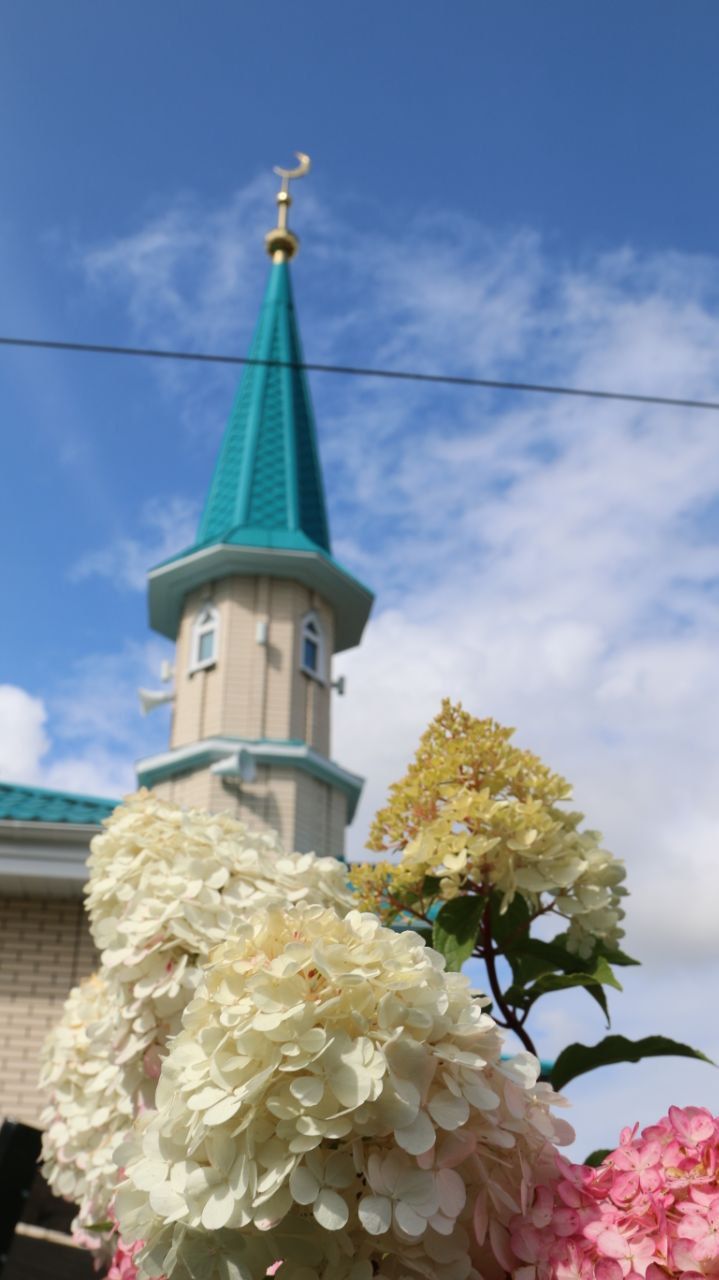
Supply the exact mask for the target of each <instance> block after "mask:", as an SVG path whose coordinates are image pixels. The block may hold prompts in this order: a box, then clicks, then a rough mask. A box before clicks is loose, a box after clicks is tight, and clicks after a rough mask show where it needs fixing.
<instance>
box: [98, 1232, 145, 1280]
mask: <svg viewBox="0 0 719 1280" xmlns="http://www.w3.org/2000/svg"><path fill="white" fill-rule="evenodd" d="M141 1248H142V1241H141V1240H138V1241H137V1242H136V1243H135V1244H133V1245H130V1247H129V1248H128V1247H127V1245H125V1244H123V1242H122V1241H121V1240H118V1242H117V1246H116V1248H115V1252H114V1253H113V1255H112V1261H111V1263H110V1269H109V1271H108V1273H107V1275H106V1277H105V1280H137V1263H136V1261H135V1259H136V1258H137V1255H138V1253H139V1252H140V1250H141Z"/></svg>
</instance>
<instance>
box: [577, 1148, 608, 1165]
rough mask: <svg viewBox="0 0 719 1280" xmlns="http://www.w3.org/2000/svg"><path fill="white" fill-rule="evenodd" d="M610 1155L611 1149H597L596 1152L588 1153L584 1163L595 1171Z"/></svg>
mask: <svg viewBox="0 0 719 1280" xmlns="http://www.w3.org/2000/svg"><path fill="white" fill-rule="evenodd" d="M611 1154H612V1148H611V1147H597V1150H596V1151H592V1152H590V1154H589V1155H588V1156H587V1158H586V1160H585V1161H584V1163H585V1164H588V1165H589V1167H590V1169H596V1168H597V1166H598V1165H600V1164H601V1163H602V1161H603V1160H606V1158H607V1156H610V1155H611Z"/></svg>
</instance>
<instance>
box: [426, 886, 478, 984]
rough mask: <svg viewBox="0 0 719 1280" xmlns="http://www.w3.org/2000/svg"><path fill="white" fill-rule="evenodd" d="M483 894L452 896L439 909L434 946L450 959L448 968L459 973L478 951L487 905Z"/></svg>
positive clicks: (435, 923) (433, 939) (434, 930)
mask: <svg viewBox="0 0 719 1280" xmlns="http://www.w3.org/2000/svg"><path fill="white" fill-rule="evenodd" d="M486 905H487V904H486V899H485V898H479V897H469V896H468V897H461V898H452V899H451V901H450V902H445V904H444V906H443V907H442V910H441V911H440V912H439V913H438V915H437V919H436V920H435V922H434V928H433V930H432V946H433V947H434V948H435V950H437V951H440V952H441V953H442V955H443V956H444V958H445V960H446V961H447V968H448V969H450V970H452V971H453V972H455V973H459V970H460V969H461V968H462V965H463V964H464V962H465V960H468V959H469V957H470V956H471V954H472V952H473V951H474V946H475V943H476V941H477V934H478V932H479V926H480V924H481V921H482V915H483V914H484V909H485V906H486Z"/></svg>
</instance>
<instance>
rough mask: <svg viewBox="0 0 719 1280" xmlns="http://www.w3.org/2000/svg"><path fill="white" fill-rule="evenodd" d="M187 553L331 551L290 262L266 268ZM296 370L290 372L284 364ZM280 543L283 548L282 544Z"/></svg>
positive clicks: (291, 369) (290, 369)
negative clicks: (210, 549) (300, 545)
mask: <svg viewBox="0 0 719 1280" xmlns="http://www.w3.org/2000/svg"><path fill="white" fill-rule="evenodd" d="M249 355H250V359H251V360H253V359H254V360H276V361H280V362H281V363H280V364H279V365H276V366H270V365H264V364H257V365H252V364H248V365H247V366H246V367H245V369H244V372H243V374H242V379H241V382H240V386H239V388H238V391H237V395H236V398H235V403H234V405H233V408H232V412H231V414H230V418H229V421H228V424H227V428H226V431H225V436H224V439H223V442H222V447H221V449H220V455H219V458H218V460H217V465H216V467H215V472H214V475H213V478H212V483H211V485H210V491H209V494H208V497H207V502H206V504H205V509H204V511H203V513H202V517H201V519H200V524H199V528H198V531H197V541H196V543H195V544H194V546H193V548H192V549H191V550H198V549H200V548H202V547H207V546H211V545H213V544H215V543H233V544H235V545H254V546H257V545H264V546H271V545H273V544H272V543H271V542H269V541H268V540H267V536H268V532H273V533H274V534H275V535H277V534H284V535H288V534H290V535H291V534H301V535H303V536H304V538H306V539H307V540H308V541H309V542H310V543H311V544H312V546H313V548H314V549H316V550H317V549H319V550H322V551H324V552H326V553H328V554H329V553H330V551H331V546H330V533H329V523H328V519H327V506H326V502H325V494H324V486H323V482H322V468H321V466H320V459H319V451H318V447H317V433H316V429H315V420H314V413H313V410H312V400H311V396H310V391H309V386H308V384H307V379H306V376H305V373H304V370H303V369H302V368H299V367H297V366H300V365H301V364H302V363H303V358H304V357H303V353H302V344H301V341H300V335H299V329H298V326H297V317H296V314H295V306H294V299H293V296H292V282H291V279H290V271H289V265H288V263H286V262H276V263H274V264H273V265H272V268H271V270H270V276H269V281H268V284H267V290H266V293H265V299H264V302H263V304H262V309H261V311H260V318H259V321H258V324H257V329H256V330H255V336H254V339H253V341H252V346H251V347H250V353H249ZM283 366H295V367H291V368H290V367H283ZM282 545H288V544H287V543H283V544H282Z"/></svg>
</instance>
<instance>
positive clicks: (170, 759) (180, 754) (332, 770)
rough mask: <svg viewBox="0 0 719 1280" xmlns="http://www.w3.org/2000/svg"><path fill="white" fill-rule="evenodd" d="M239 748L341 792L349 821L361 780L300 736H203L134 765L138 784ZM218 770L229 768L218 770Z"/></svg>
mask: <svg viewBox="0 0 719 1280" xmlns="http://www.w3.org/2000/svg"><path fill="white" fill-rule="evenodd" d="M238 750H245V751H247V752H248V753H249V754H250V755H251V756H253V758H254V759H255V760H256V762H257V763H258V764H272V765H275V766H277V767H279V768H282V769H299V770H301V771H302V772H303V773H309V774H310V775H311V776H312V777H314V778H317V779H318V780H319V781H320V782H326V783H328V785H329V786H331V787H336V788H337V790H338V791H341V792H342V793H343V794H344V796H345V798H346V801H347V821H348V822H351V821H352V819H353V817H354V815H355V812H356V809H357V804H358V802H359V798H360V795H361V794H362V787H363V786H364V779H363V778H360V777H358V775H357V774H356V773H350V772H349V770H347V769H343V768H342V766H341V765H338V764H335V762H334V760H329V759H328V758H327V757H326V756H323V755H322V754H321V753H320V752H319V751H316V750H315V749H314V748H313V747H309V746H308V745H307V743H306V742H303V741H301V739H299V738H230V737H218V738H206V739H204V740H203V741H201V742H193V743H189V744H188V745H187V746H184V747H174V748H172V749H171V750H170V751H166V752H164V753H163V754H162V755H157V756H148V757H146V758H145V759H144V760H138V762H137V765H136V772H137V780H138V784H139V785H140V786H143V787H153V786H154V785H155V784H156V783H157V782H161V781H162V780H163V779H165V778H171V777H175V776H176V775H177V774H181V773H187V772H189V771H191V770H195V769H206V768H207V767H208V766H209V767H212V766H213V765H217V764H219V763H221V762H223V761H225V762H226V761H227V760H228V757H230V756H231V755H232V754H234V753H236V752H237V751H238ZM219 772H221V773H225V774H226V773H228V772H229V771H225V770H220V771H219Z"/></svg>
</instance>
